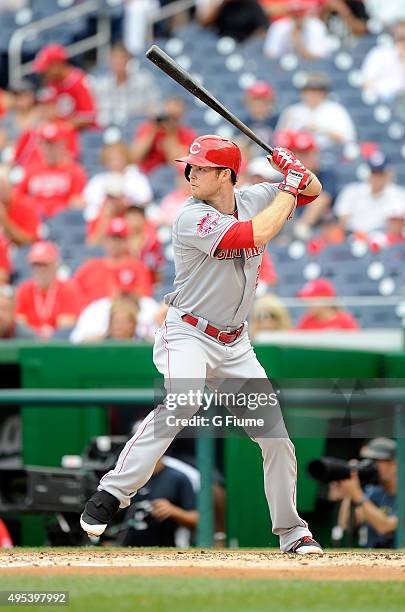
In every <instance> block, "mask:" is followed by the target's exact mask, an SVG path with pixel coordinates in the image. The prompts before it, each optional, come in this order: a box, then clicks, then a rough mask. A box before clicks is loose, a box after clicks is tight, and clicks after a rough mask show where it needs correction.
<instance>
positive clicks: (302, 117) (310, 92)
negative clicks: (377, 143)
mask: <svg viewBox="0 0 405 612" xmlns="http://www.w3.org/2000/svg"><path fill="white" fill-rule="evenodd" d="M329 89H330V81H329V78H328V76H327V75H326V74H317V73H312V74H309V75H307V78H306V80H305V82H304V84H303V85H302V87H301V102H300V103H299V104H293V105H292V106H288V107H287V108H286V109H285V110H284V111H283V112H282V113H281V117H280V121H279V122H278V125H277V129H279V130H285V129H290V130H296V131H301V130H306V131H308V132H310V133H311V134H313V135H314V137H315V138H316V141H317V143H318V146H319V147H320V148H321V149H325V148H328V147H333V146H334V145H343V144H346V143H348V142H353V141H355V140H356V130H355V127H354V124H353V121H352V120H351V118H350V115H349V113H348V112H347V110H346V109H345V108H344V106H342V105H341V104H339V103H338V102H334V101H332V100H328V98H327V95H328V91H329Z"/></svg>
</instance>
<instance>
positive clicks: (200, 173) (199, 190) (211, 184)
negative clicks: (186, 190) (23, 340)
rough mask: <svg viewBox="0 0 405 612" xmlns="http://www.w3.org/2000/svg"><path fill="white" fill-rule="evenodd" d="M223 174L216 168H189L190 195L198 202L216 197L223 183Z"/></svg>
mask: <svg viewBox="0 0 405 612" xmlns="http://www.w3.org/2000/svg"><path fill="white" fill-rule="evenodd" d="M223 174H224V173H223V172H218V169H217V168H203V167H201V166H191V170H190V177H189V178H190V189H191V195H192V196H193V197H194V198H197V199H199V200H208V199H210V198H211V197H212V196H214V195H216V194H217V193H218V192H219V191H220V189H221V185H222V183H223V181H224V177H223Z"/></svg>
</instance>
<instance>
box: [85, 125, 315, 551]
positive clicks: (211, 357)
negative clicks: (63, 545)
mask: <svg viewBox="0 0 405 612" xmlns="http://www.w3.org/2000/svg"><path fill="white" fill-rule="evenodd" d="M177 161H179V162H183V163H185V164H186V167H185V175H186V178H187V180H188V181H189V182H190V186H191V194H192V197H191V198H189V199H188V201H187V202H186V203H185V205H184V207H183V208H182V209H181V210H180V211H179V213H178V215H177V218H176V221H175V223H174V226H173V252H174V262H175V267H176V277H175V281H174V290H173V291H172V292H171V293H169V294H168V295H166V297H165V301H166V303H167V304H168V305H169V310H168V314H167V317H166V321H165V323H164V324H163V325H162V326H161V327H160V329H159V330H158V332H157V334H156V339H155V345H154V352H153V360H154V363H155V365H156V368H157V369H158V370H159V372H161V373H162V374H163V375H164V378H165V388H166V391H167V393H168V394H169V393H170V394H171V395H173V394H174V396H176V395H175V394H178V393H184V391H185V388H187V390H191V391H192V392H193V393H194V394H195V395H194V396H193V397H196V394H197V393H198V392H200V394H201V392H202V391H203V390H204V387H205V385H206V384H207V385H208V386H209V387H210V388H211V389H217V388H218V386H221V385H223V384H224V381H225V386H226V385H228V389H231V390H234V391H237V390H238V389H232V381H234V385H235V386H236V387H237V388H239V387H240V386H241V384H242V383H241V382H240V381H247V382H248V384H256V386H257V387H260V391H263V389H264V390H265V391H266V392H267V393H268V394H269V395H270V394H272V395H273V396H274V392H273V389H272V387H271V383H270V381H268V379H267V376H266V373H265V371H264V369H263V367H262V366H261V364H260V363H259V361H258V360H257V357H256V355H255V353H254V351H253V348H252V346H251V343H250V340H249V336H248V331H247V323H246V319H247V316H248V314H249V311H250V309H251V306H252V303H253V300H254V295H255V289H256V286H257V282H258V277H259V272H260V265H261V260H262V255H263V251H264V249H265V246H266V243H267V242H268V241H269V240H271V239H272V238H273V237H274V236H276V235H277V234H278V232H279V231H280V230H281V228H282V227H283V225H284V224H285V222H286V221H287V219H289V218H290V219H291V218H292V217H293V214H294V210H295V208H296V206H301V205H304V204H308V203H309V202H311V201H313V200H314V199H315V198H316V197H317V196H318V195H319V193H320V192H321V189H322V186H321V184H320V182H319V180H318V179H317V177H316V176H315V175H314V174H313V173H312V172H310V171H309V170H307V169H306V168H305V167H304V166H303V165H302V163H301V162H300V161H299V160H298V159H297V158H296V157H295V155H294V154H293V153H292V152H291V151H289V150H287V149H283V148H281V147H277V148H276V149H274V152H273V155H272V156H271V157H269V162H271V163H272V165H273V166H274V167H275V168H276V169H278V170H279V171H281V172H282V173H283V175H284V180H283V181H282V182H281V183H280V184H279V185H275V184H269V183H261V184H258V185H254V186H252V187H247V188H245V189H236V188H235V187H234V185H235V183H236V181H237V177H238V173H239V170H240V165H241V152H240V150H239V147H238V146H237V145H236V144H235V143H233V142H232V141H230V140H228V139H225V138H221V137H219V136H211V135H207V136H201V137H199V138H197V139H196V140H195V141H194V142H193V143H192V145H191V147H190V152H189V155H188V156H187V157H184V158H181V159H179V160H177ZM255 381H260V384H259V385H258V384H257V383H255ZM199 407H200V406H199V405H196V403H191V404H190V405H187V406H182V407H181V408H180V407H178V408H177V409H176V416H179V417H182V418H183V419H184V417H187V418H191V417H192V416H193V415H194V414H195V413H196V412H197V411H198V410H199ZM177 410H178V411H179V412H178V414H177ZM172 415H173V411H172V410H169V409H168V407H167V405H165V404H162V405H160V406H158V407H157V408H155V409H154V410H153V411H152V412H150V414H149V415H148V416H147V417H146V418H145V419H144V421H143V422H142V424H141V425H140V426H139V428H138V430H137V431H136V433H135V435H134V436H133V437H132V438H131V439H130V440H129V441H128V442H127V444H126V446H125V448H124V449H123V451H122V453H121V455H120V457H119V459H118V462H117V464H116V466H115V468H114V469H113V470H111V471H110V472H108V473H107V474H106V475H105V476H104V477H103V478H102V479H101V481H100V484H99V487H98V490H97V492H96V493H94V495H93V496H92V497H91V498H90V499H89V500H88V502H87V504H86V506H85V509H84V511H83V514H82V516H81V519H80V523H81V526H82V528H83V529H84V530H85V531H86V532H87V533H88V534H89V535H96V536H99V535H101V534H102V533H103V532H104V531H105V529H106V527H107V525H108V522H109V521H110V520H111V518H112V517H113V516H114V514H115V513H116V512H117V510H118V508H125V507H127V506H129V504H130V502H131V498H132V497H133V496H134V495H135V494H136V492H137V490H138V489H139V488H140V487H142V486H143V485H144V484H145V483H146V482H147V481H148V480H149V478H150V477H151V475H152V472H153V469H154V467H155V464H156V462H157V461H158V459H159V458H160V457H161V456H162V455H163V454H164V453H165V451H166V449H167V448H168V446H169V445H170V443H171V442H172V440H173V438H174V437H175V436H176V435H177V433H178V432H179V431H180V430H181V429H182V424H181V422H182V419H177V420H175V419H170V423H171V425H169V424H168V416H170V417H171V416H172ZM249 416H252V415H249ZM260 416H262V415H260ZM173 422H175V423H178V424H177V425H175V426H173ZM246 431H247V432H248V434H249V435H250V436H251V437H252V439H253V440H254V441H255V442H256V443H258V444H259V445H260V448H261V451H262V456H263V470H264V487H265V493H266V498H267V502H268V505H269V510H270V516H271V520H272V526H273V533H275V534H276V535H278V536H279V539H280V549H281V550H282V551H283V552H291V553H298V554H314V553H317V554H322V548H321V547H320V545H319V544H318V543H317V542H316V541H315V540H314V539H313V537H312V534H311V532H310V531H309V529H308V525H307V523H306V522H305V521H304V520H303V519H301V518H300V516H299V515H298V513H297V509H296V501H295V497H296V475H297V470H296V459H295V453H294V446H293V444H292V442H291V441H290V439H289V437H288V433H287V431H286V429H285V425H284V421H283V419H282V416H281V412H280V411H279V406H276V407H273V408H269V410H268V411H267V418H266V425H265V427H263V428H262V429H258V428H253V429H249V428H246Z"/></svg>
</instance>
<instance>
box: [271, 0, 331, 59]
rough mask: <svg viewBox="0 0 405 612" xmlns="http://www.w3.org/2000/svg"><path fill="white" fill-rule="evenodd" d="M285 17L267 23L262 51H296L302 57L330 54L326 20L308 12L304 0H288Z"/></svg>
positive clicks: (281, 53)
mask: <svg viewBox="0 0 405 612" xmlns="http://www.w3.org/2000/svg"><path fill="white" fill-rule="evenodd" d="M287 9H288V16H287V17H285V18H284V19H278V20H277V21H275V22H274V23H272V24H271V25H270V28H269V30H268V32H267V36H266V40H265V43H264V54H265V55H268V56H269V57H274V58H276V57H282V56H283V55H285V54H287V53H296V54H297V55H298V56H299V57H301V58H302V59H304V60H316V59H320V58H324V57H328V56H329V55H330V53H331V50H332V49H331V44H330V39H329V33H328V30H327V27H326V25H325V23H324V22H323V21H322V20H321V19H319V17H317V16H315V15H314V14H312V12H311V5H310V4H308V2H306V1H305V0H291V2H290V3H289V4H288V5H287Z"/></svg>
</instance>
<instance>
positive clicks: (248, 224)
mask: <svg viewBox="0 0 405 612" xmlns="http://www.w3.org/2000/svg"><path fill="white" fill-rule="evenodd" d="M254 246H255V243H254V240H253V224H252V220H251V219H250V220H249V221H238V222H237V223H234V224H233V225H231V227H230V228H229V230H228V231H227V232H226V234H225V235H224V236H223V237H222V238H221V242H220V243H219V244H218V246H217V249H251V248H253V247H254Z"/></svg>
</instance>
